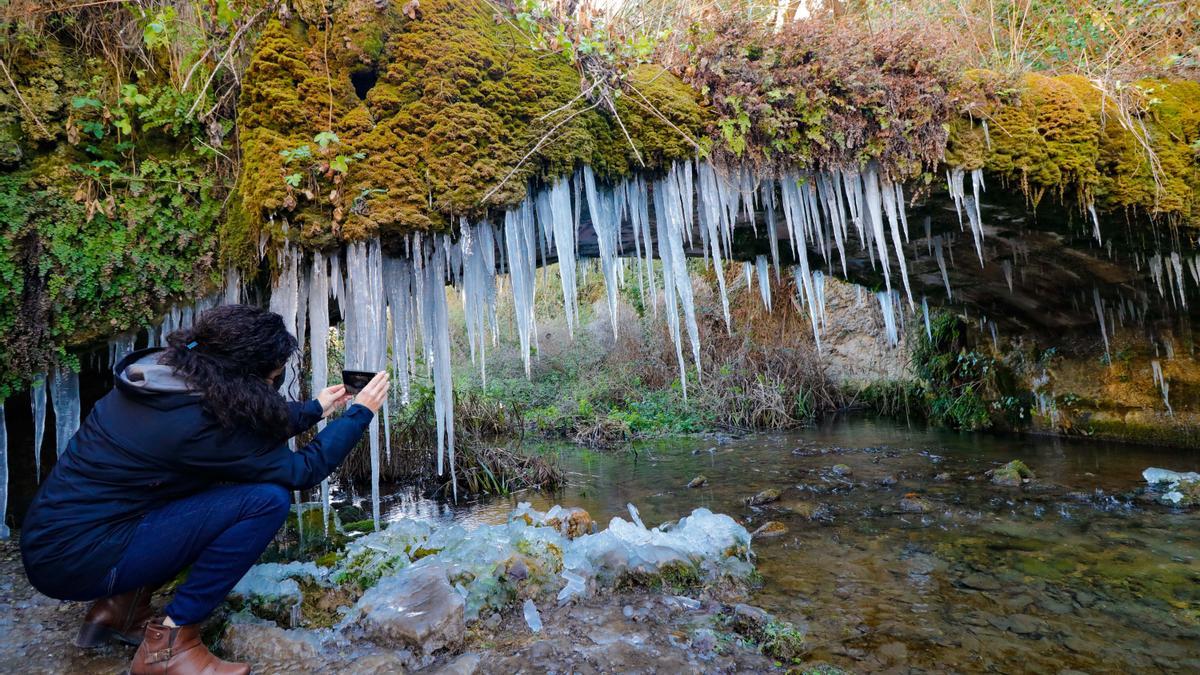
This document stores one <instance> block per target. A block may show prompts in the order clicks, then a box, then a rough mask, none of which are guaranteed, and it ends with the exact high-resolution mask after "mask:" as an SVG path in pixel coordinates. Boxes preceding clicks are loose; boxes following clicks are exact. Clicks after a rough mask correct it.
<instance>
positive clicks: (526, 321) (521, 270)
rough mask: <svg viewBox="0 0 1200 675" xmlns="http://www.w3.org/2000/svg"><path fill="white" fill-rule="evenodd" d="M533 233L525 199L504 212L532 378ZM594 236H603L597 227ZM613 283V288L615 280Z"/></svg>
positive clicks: (518, 319) (518, 317)
mask: <svg viewBox="0 0 1200 675" xmlns="http://www.w3.org/2000/svg"><path fill="white" fill-rule="evenodd" d="M589 173H590V172H589ZM589 194H590V193H589ZM589 198H590V197H589ZM592 219H593V221H594V220H595V219H596V215H595V214H593V215H592ZM598 227H600V226H598ZM534 236H535V233H534V222H533V209H532V208H531V206H530V203H529V200H526V201H524V202H522V203H521V206H519V207H517V208H516V209H512V210H509V211H506V212H505V213H504V244H505V248H506V249H507V251H508V278H509V282H510V283H511V285H512V294H513V313H514V314H515V320H516V322H517V336H518V337H519V339H520V342H521V356H522V358H523V359H524V362H525V377H532V374H531V373H532V371H531V368H530V348H531V346H532V337H533V333H534V330H535V329H534V315H533V303H534V293H535V283H536V272H535V265H536V261H535V259H534V245H535V242H534ZM597 236H598V237H601V238H602V237H603V235H601V234H600V232H599V230H598V231H597ZM427 278H428V277H427ZM613 284H614V287H615V285H616V281H615V279H614V281H613ZM615 305H616V297H615V296H614V297H613V298H612V300H611V301H610V303H609V306H610V307H613V308H614V311H615ZM614 321H615V315H614ZM613 330H614V332H615V330H616V328H615V327H614V329H613Z"/></svg>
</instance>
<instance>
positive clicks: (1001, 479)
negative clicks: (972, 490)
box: [988, 459, 1034, 487]
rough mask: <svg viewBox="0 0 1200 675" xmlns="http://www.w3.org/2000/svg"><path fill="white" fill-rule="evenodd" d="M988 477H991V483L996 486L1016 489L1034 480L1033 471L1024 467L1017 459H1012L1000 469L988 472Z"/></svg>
mask: <svg viewBox="0 0 1200 675" xmlns="http://www.w3.org/2000/svg"><path fill="white" fill-rule="evenodd" d="M988 475H989V476H991V478H992V482H993V483H995V484H996V485H1004V486H1008V487H1017V486H1019V485H1021V484H1022V483H1027V482H1029V481H1031V480H1033V478H1034V475H1033V471H1032V470H1030V468H1029V467H1028V466H1025V462H1022V461H1021V460H1019V459H1014V460H1013V461H1011V462H1009V463H1008V464H1005V465H1004V466H1002V467H999V468H996V469H992V470H991V471H989V472H988Z"/></svg>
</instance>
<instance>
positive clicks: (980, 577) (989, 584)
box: [960, 572, 1000, 591]
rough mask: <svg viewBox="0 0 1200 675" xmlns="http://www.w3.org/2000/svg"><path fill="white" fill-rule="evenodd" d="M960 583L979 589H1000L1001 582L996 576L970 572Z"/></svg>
mask: <svg viewBox="0 0 1200 675" xmlns="http://www.w3.org/2000/svg"><path fill="white" fill-rule="evenodd" d="M960 583H961V584H962V585H963V586H966V587H967V588H972V589H974V590H977V591H998V590H1000V582H999V581H996V578H995V577H993V576H990V575H987V574H980V573H978V572H976V573H973V574H968V575H967V576H965V577H963V578H962V581H961V582H960Z"/></svg>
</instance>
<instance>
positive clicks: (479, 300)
mask: <svg viewBox="0 0 1200 675" xmlns="http://www.w3.org/2000/svg"><path fill="white" fill-rule="evenodd" d="M459 230H460V232H462V236H461V237H460V239H459V248H460V250H461V257H462V265H463V274H462V286H463V314H464V317H463V318H464V323H465V325H466V329H467V343H468V345H469V346H470V350H471V361H472V362H474V361H476V359H477V358H478V362H479V373H480V378H481V379H482V381H483V384H484V386H486V385H487V342H488V337H489V336H490V335H493V334H494V333H495V324H496V239H495V236H496V235H495V232H494V230H493V229H492V225H491V223H489V222H487V221H483V222H481V223H479V224H478V225H475V226H471V225H469V224H468V223H467V221H466V219H465V218H464V219H462V220H461V221H460V226H459Z"/></svg>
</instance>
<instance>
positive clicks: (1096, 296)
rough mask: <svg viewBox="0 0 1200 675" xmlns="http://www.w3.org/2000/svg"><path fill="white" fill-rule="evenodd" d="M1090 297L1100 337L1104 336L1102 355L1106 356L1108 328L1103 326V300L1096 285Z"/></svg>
mask: <svg viewBox="0 0 1200 675" xmlns="http://www.w3.org/2000/svg"><path fill="white" fill-rule="evenodd" d="M1092 299H1093V301H1094V302H1095V305H1096V318H1097V319H1099V320H1100V337H1102V338H1104V355H1105V356H1106V357H1107V356H1108V355H1109V354H1108V329H1107V328H1106V327H1105V323H1104V301H1103V300H1101V299H1100V289H1099V288H1096V287H1093V288H1092ZM1110 363H1111V359H1110Z"/></svg>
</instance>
